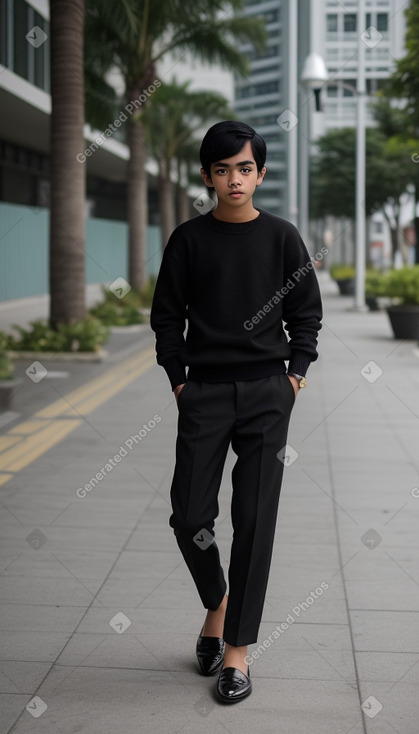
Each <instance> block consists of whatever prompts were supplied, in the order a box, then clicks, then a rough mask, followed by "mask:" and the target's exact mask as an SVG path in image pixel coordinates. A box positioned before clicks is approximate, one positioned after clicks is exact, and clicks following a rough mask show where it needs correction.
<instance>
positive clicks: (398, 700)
mask: <svg viewBox="0 0 419 734" xmlns="http://www.w3.org/2000/svg"><path fill="white" fill-rule="evenodd" d="M321 276H322V274H321ZM321 280H322V287H323V294H324V305H325V320H324V327H323V330H322V331H321V333H320V352H321V358H320V359H319V361H318V362H317V363H316V364H315V365H313V366H312V367H311V368H310V371H309V373H308V377H309V386H308V388H307V389H306V390H304V392H302V393H301V394H300V395H299V396H298V399H297V402H296V405H295V408H294V412H293V417H292V423H291V429H290V433H289V446H290V448H289V450H288V456H289V457H290V459H289V461H288V467H287V468H286V470H285V476H284V485H283V491H282V496H281V501H280V512H279V519H278V528H277V535H276V545H275V552H274V558H273V563H272V570H271V576H270V583H269V587H268V593H267V598H266V604H265V609H264V614H263V621H262V625H261V629H260V636H259V643H258V645H253V646H252V648H251V652H253V659H254V662H253V663H252V666H251V675H252V679H253V685H254V691H253V694H252V695H251V696H250V698H248V699H246V701H243V702H242V703H240V704H237V705H236V706H231V707H224V706H222V705H221V704H219V703H217V702H216V701H215V699H214V697H213V687H214V684H215V680H214V679H206V678H203V677H201V676H200V675H198V674H197V670H196V663H195V659H194V647H195V642H196V637H197V635H198V632H199V629H200V627H201V625H202V621H203V617H204V612H203V609H202V607H201V604H200V601H199V599H198V597H197V594H196V591H195V588H194V586H193V582H192V580H191V578H190V576H189V573H188V571H187V569H186V567H185V565H184V563H183V559H182V557H181V555H180V553H179V551H178V548H177V545H176V542H175V539H174V536H173V534H172V531H171V529H170V528H169V527H168V517H169V513H170V507H169V503H168V495H169V488H170V481H171V476H172V471H173V461H174V441H175V435H176V420H177V408H176V405H175V402H174V400H173V397H172V394H171V391H170V386H169V383H168V381H167V378H166V377H165V374H164V372H163V370H162V369H161V368H159V367H158V366H153V367H151V368H150V369H148V371H146V372H145V373H144V374H143V375H142V376H140V377H138V378H137V379H134V380H133V381H132V382H130V383H129V384H128V385H127V386H126V387H124V388H123V389H121V390H120V392H119V393H118V394H116V395H114V396H113V397H112V398H110V399H109V400H108V401H107V402H105V403H103V404H101V405H100V406H99V407H96V408H95V409H94V410H92V411H91V412H86V413H85V414H83V413H81V414H80V412H79V413H78V414H77V419H78V420H80V418H81V419H82V420H81V422H80V425H78V427H77V428H76V429H75V430H74V431H72V433H71V434H70V435H68V436H67V437H66V438H64V439H63V440H62V441H61V442H60V443H58V444H56V445H55V446H54V447H53V448H51V449H50V450H49V451H48V452H47V453H45V454H44V455H43V456H41V457H40V458H38V459H37V460H36V461H34V462H33V463H32V464H30V465H29V466H28V467H27V468H26V469H23V470H22V471H20V472H19V473H18V474H16V477H15V479H14V480H13V481H10V482H7V483H5V484H4V485H3V486H2V487H0V502H1V507H0V510H1V536H2V548H3V552H2V562H1V569H0V570H1V573H0V602H1V607H0V610H1V622H0V630H1V631H0V683H1V695H0V708H1V711H2V716H1V724H0V734H6V733H9V732H13V734H35V732H36V733H38V732H42V734H58V733H63V734H73V732H85V733H86V734H104V733H105V732H106V733H107V732H124V734H137V733H138V732H145V733H151V734H154V733H155V734H174V733H175V732H182V734H196V733H197V732H199V733H200V734H201V733H202V734H206V733H207V732H208V734H209V733H211V734H214V732H215V731H219V732H230V733H232V734H239V732H240V733H241V732H248V731H259V732H263V734H274V733H275V734H277V733H278V732H284V734H285V733H286V734H306V733H307V732H310V734H375V733H377V734H394V733H396V734H417V731H418V723H417V721H418V715H419V705H418V696H417V691H418V684H419V624H418V623H419V613H418V609H419V564H418V556H419V534H418V531H417V527H418V518H419V476H418V462H419V458H418V449H417V446H418V418H419V391H418V386H419V369H418V368H419V362H418V359H417V357H416V356H415V353H414V348H415V346H416V345H415V343H414V342H395V341H394V339H393V338H392V335H391V331H390V326H389V325H388V323H387V316H386V314H385V313H381V312H378V313H355V312H351V311H350V310H348V308H349V307H350V306H351V305H352V302H353V299H351V298H341V297H338V296H337V295H335V290H334V286H332V284H330V283H329V282H328V281H327V280H325V279H324V276H322V277H321ZM141 348H142V346H141ZM381 371H382V373H381ZM40 385H42V383H39V385H38V386H37V385H33V386H32V387H31V389H33V390H34V391H35V390H36V388H37V387H39V386H40ZM159 419H160V420H159ZM143 426H145V427H144V428H143ZM5 430H6V429H5ZM135 434H137V438H135ZM120 447H123V448H124V451H121V450H120ZM118 452H119V454H120V455H121V456H122V458H121V460H115V459H113V457H115V456H116V455H117V454H118ZM124 452H125V453H124ZM125 454H126V455H125ZM234 458H235V455H234V454H233V453H232V452H230V453H229V455H228V458H227V462H226V466H225V472H224V477H223V483H222V489H221V494H220V515H219V518H218V521H217V525H216V534H217V541H218V542H219V545H220V551H221V554H222V558H223V561H224V563H225V566H226V567H227V565H228V556H229V547H230V540H231V525H230V518H229V499H230V491H231V490H230V487H231V485H230V473H231V469H232V466H233V464H234ZM110 459H112V461H113V464H110V463H109V460H110ZM106 465H107V466H108V467H110V468H108V469H106ZM101 470H104V471H102V475H101V476H102V478H101V479H100V480H97V479H96V480H94V477H95V475H96V474H97V473H98V472H100V471H101ZM92 479H93V481H92V482H91V480H92ZM89 482H91V485H88V483H89ZM86 485H88V486H91V489H90V491H86V492H85V496H84V498H83V497H78V496H77V494H76V490H77V489H79V490H80V489H83V488H84V487H85V486H86ZM93 485H94V486H93ZM79 494H81V495H83V492H79ZM321 592H322V593H321ZM274 631H275V634H274ZM269 636H270V639H269ZM361 705H363V708H364V710H365V713H363V711H362V710H361ZM27 706H28V708H26V707H27Z"/></svg>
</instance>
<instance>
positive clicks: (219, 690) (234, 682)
mask: <svg viewBox="0 0 419 734" xmlns="http://www.w3.org/2000/svg"><path fill="white" fill-rule="evenodd" d="M251 692H252V681H251V680H250V673H249V668H248V669H247V675H245V673H242V672H241V670H239V669H238V668H224V670H222V671H221V673H220V675H219V678H218V682H217V687H216V689H215V694H216V696H217V698H218V700H219V701H223V702H224V703H236V702H237V701H242V700H243V699H244V698H247V696H250V694H251Z"/></svg>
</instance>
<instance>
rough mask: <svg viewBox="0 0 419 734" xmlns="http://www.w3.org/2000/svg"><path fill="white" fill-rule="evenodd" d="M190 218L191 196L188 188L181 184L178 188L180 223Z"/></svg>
mask: <svg viewBox="0 0 419 734" xmlns="http://www.w3.org/2000/svg"><path fill="white" fill-rule="evenodd" d="M190 218H191V214H190V208H189V196H188V192H187V189H185V188H184V187H183V186H179V188H178V224H182V222H186V221H187V220H188V219H190Z"/></svg>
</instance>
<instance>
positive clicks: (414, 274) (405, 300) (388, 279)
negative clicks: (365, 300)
mask: <svg viewBox="0 0 419 734" xmlns="http://www.w3.org/2000/svg"><path fill="white" fill-rule="evenodd" d="M382 295H384V296H389V297H390V298H395V299H397V301H398V302H399V303H401V304H404V305H419V265H405V266H404V267H402V268H400V269H399V270H390V271H389V272H388V273H386V274H385V275H384V277H383V293H382Z"/></svg>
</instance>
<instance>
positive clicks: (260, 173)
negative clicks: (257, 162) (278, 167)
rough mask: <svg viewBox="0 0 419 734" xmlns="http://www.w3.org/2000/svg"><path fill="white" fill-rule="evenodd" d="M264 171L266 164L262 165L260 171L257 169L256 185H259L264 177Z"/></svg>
mask: <svg viewBox="0 0 419 734" xmlns="http://www.w3.org/2000/svg"><path fill="white" fill-rule="evenodd" d="M265 173H266V166H263V168H261V170H260V171H258V177H257V179H256V186H260V185H261V183H262V181H263V179H264V178H265Z"/></svg>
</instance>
